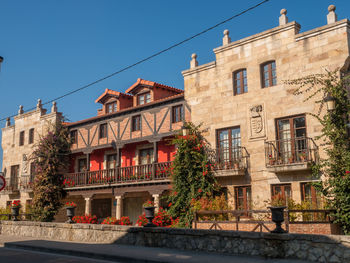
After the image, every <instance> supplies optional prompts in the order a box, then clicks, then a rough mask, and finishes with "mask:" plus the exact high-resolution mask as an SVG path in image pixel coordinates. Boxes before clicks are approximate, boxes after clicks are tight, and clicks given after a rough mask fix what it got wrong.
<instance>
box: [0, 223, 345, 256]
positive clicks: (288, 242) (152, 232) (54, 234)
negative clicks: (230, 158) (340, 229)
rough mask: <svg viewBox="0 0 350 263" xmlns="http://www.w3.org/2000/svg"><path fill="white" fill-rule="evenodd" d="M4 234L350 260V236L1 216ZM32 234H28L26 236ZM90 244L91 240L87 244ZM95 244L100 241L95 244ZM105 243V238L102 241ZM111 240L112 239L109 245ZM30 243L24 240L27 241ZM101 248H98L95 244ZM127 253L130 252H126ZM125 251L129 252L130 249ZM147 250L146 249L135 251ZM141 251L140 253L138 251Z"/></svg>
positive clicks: (87, 247) (113, 245)
mask: <svg viewBox="0 0 350 263" xmlns="http://www.w3.org/2000/svg"><path fill="white" fill-rule="evenodd" d="M1 234H3V235H5V236H11V237H15V236H22V237H23V236H25V237H32V238H34V239H49V240H63V241H73V242H82V243H83V244H72V243H70V242H69V243H65V242H59V243H57V242H48V241H42V240H31V241H22V242H9V243H6V246H13V247H16V246H17V247H20V246H24V245H27V246H29V245H30V244H31V243H32V244H36V245H38V244H42V247H44V251H45V249H46V250H48V249H50V247H51V246H53V247H55V246H58V247H59V248H60V249H66V250H74V251H75V250H81V249H82V250H83V253H85V254H86V255H88V254H89V253H92V252H89V251H93V253H94V254H95V253H98V251H101V253H102V254H103V253H105V254H108V253H114V252H113V251H114V249H118V247H119V246H118V245H132V246H145V247H160V248H168V249H174V248H175V249H180V250H192V251H203V252H217V253H220V254H227V255H230V254H240V255H253V256H260V257H266V258H288V259H301V260H308V261H312V262H350V261H349V259H350V246H349V244H350V236H334V235H329V236H327V235H305V234H270V233H255V232H241V231H222V230H219V231H216V230H194V229H174V228H143V227H127V226H111V225H87V224H73V225H70V224H60V223H38V222H28V221H27V222H25V221H22V222H12V221H1ZM26 239H28V238H26ZM86 243H90V244H86ZM92 243H94V244H92ZM101 243H105V244H104V245H102V244H101ZM106 243H107V244H106ZM23 244H24V245H23ZM95 248H96V249H95ZM123 253H124V252H123ZM123 253H122V255H125V253H124V254H123ZM132 254H141V256H142V253H132ZM133 256H135V255H133Z"/></svg>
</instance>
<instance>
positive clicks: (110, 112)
mask: <svg viewBox="0 0 350 263" xmlns="http://www.w3.org/2000/svg"><path fill="white" fill-rule="evenodd" d="M95 102H96V103H100V104H102V108H101V109H99V110H98V112H97V116H95V117H92V118H89V119H86V120H81V121H77V122H74V123H68V124H67V126H68V128H69V130H70V133H71V136H72V137H73V138H74V144H73V146H72V155H71V165H70V171H69V173H67V174H65V175H64V184H65V189H66V191H67V192H68V199H69V200H73V201H75V202H76V203H77V204H78V208H79V210H78V211H77V212H78V214H80V215H83V214H84V213H85V214H93V215H96V216H97V217H98V218H105V217H108V216H114V217H117V218H120V217H121V216H129V217H130V219H131V221H132V222H134V223H135V222H136V220H137V218H138V216H139V215H141V214H142V212H143V211H142V204H143V203H144V202H145V201H147V200H148V199H149V200H153V201H154V202H155V204H156V206H157V207H160V206H161V205H162V200H161V196H162V195H164V194H166V192H167V191H168V190H169V189H170V171H169V168H170V165H171V161H172V160H173V154H174V152H175V146H174V145H171V143H170V140H171V138H173V136H174V134H176V133H177V132H178V131H179V130H180V129H181V127H182V125H183V122H184V121H185V120H187V121H189V120H190V112H189V109H188V106H187V105H186V103H185V101H184V94H183V90H179V89H176V88H173V87H169V86H166V85H163V84H160V83H156V82H153V81H147V80H143V79H138V80H137V82H136V83H135V84H134V85H132V86H131V87H129V88H128V89H126V92H125V93H122V92H117V91H114V90H109V89H106V90H105V92H103V94H101V96H100V97H99V98H97V100H96V101H95ZM64 218H65V217H64Z"/></svg>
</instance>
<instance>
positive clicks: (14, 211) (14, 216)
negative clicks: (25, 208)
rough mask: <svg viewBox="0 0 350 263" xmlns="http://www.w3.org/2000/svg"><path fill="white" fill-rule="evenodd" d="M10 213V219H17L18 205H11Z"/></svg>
mask: <svg viewBox="0 0 350 263" xmlns="http://www.w3.org/2000/svg"><path fill="white" fill-rule="evenodd" d="M11 215H12V221H18V218H17V217H18V216H19V207H12V208H11Z"/></svg>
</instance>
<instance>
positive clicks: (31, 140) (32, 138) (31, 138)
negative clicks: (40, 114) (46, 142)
mask: <svg viewBox="0 0 350 263" xmlns="http://www.w3.org/2000/svg"><path fill="white" fill-rule="evenodd" d="M33 142H34V128H32V129H30V130H29V140H28V143H29V144H32V143H33Z"/></svg>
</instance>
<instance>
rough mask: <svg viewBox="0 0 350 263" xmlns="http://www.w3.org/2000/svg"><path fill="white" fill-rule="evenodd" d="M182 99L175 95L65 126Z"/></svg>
mask: <svg viewBox="0 0 350 263" xmlns="http://www.w3.org/2000/svg"><path fill="white" fill-rule="evenodd" d="M181 97H184V94H183V93H181V94H175V95H173V96H170V97H166V98H163V99H159V100H156V101H152V102H150V103H146V104H142V105H137V106H132V107H129V108H125V109H123V110H120V111H117V112H113V113H107V114H104V115H99V116H94V117H91V118H88V119H84V120H80V121H76V122H70V123H65V125H66V126H73V125H76V124H83V123H85V122H89V121H95V120H96V121H97V120H98V119H102V118H106V117H108V116H112V115H118V114H120V113H125V112H128V111H130V110H134V109H140V108H143V107H148V106H150V105H155V104H158V103H161V102H166V101H168V100H173V99H177V98H181Z"/></svg>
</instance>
